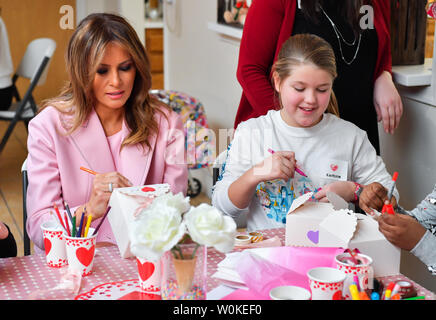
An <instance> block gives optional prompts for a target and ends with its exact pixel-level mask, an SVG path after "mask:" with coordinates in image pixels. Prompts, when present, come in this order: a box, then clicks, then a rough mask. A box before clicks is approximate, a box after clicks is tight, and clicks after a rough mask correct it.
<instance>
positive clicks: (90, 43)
mask: <svg viewBox="0 0 436 320" xmlns="http://www.w3.org/2000/svg"><path fill="white" fill-rule="evenodd" d="M110 43H116V44H118V45H120V46H121V47H122V48H123V49H125V50H127V51H128V52H129V54H130V56H131V58H132V61H133V65H134V67H135V68H136V75H135V81H134V85H133V89H132V92H131V94H130V97H129V99H128V100H127V102H126V104H125V107H124V108H125V113H124V117H125V120H126V122H127V125H128V127H129V129H130V130H131V132H130V134H129V135H128V136H127V137H126V138H125V139H124V141H123V142H122V146H121V147H124V146H126V145H133V144H137V143H140V144H142V145H144V144H145V145H146V146H147V147H148V148H150V144H149V137H150V136H151V135H153V134H157V132H158V130H159V128H158V124H157V122H156V120H155V118H154V114H155V112H161V113H162V114H163V115H165V114H164V112H163V111H162V106H164V107H166V105H164V104H163V103H161V102H159V101H158V100H157V99H156V98H154V97H153V96H151V95H150V94H149V90H150V88H151V74H150V62H149V59H148V56H147V53H146V51H145V48H144V46H143V45H142V43H141V41H140V40H139V38H138V35H137V34H136V32H135V30H134V29H133V28H132V26H131V25H130V24H129V23H128V22H127V21H126V20H125V19H124V18H122V17H120V16H118V15H115V14H109V13H95V14H90V15H88V16H87V17H86V18H85V19H83V20H82V21H81V22H80V24H79V25H78V27H77V29H76V30H75V32H74V33H73V35H72V37H71V39H70V41H69V44H68V48H67V52H66V55H65V61H66V68H67V73H68V76H69V81H68V82H67V84H66V85H65V86H64V88H63V89H62V91H61V93H60V95H59V96H57V97H55V98H52V99H48V100H46V101H44V102H43V106H42V109H43V108H45V107H47V106H49V105H50V106H54V107H55V108H56V109H58V110H59V111H60V112H62V113H64V114H68V115H70V116H72V121H70V123H69V126H68V128H65V129H66V134H71V133H72V132H74V131H75V130H76V129H77V128H78V127H79V126H80V125H82V124H83V123H84V122H85V121H86V119H87V118H88V116H89V114H90V113H91V111H92V109H93V106H94V105H95V103H96V101H95V96H94V93H93V90H92V83H93V80H94V76H95V74H96V72H97V69H98V66H99V64H100V62H101V60H102V58H103V55H104V53H105V49H106V48H107V46H108V44H110ZM42 109H41V110H42Z"/></svg>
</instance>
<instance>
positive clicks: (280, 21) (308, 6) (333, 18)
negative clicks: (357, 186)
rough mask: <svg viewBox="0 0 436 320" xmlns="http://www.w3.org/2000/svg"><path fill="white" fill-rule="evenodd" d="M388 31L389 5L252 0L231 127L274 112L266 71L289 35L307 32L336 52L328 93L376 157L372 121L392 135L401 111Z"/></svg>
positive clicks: (376, 0)
mask: <svg viewBox="0 0 436 320" xmlns="http://www.w3.org/2000/svg"><path fill="white" fill-rule="evenodd" d="M361 10H362V13H361ZM362 19H363V21H362ZM362 22H364V23H363V24H362ZM389 28H390V1H389V0H347V1H342V2H341V5H340V6H339V5H338V1H335V0H310V1H309V0H253V2H252V4H251V6H250V9H249V11H248V14H247V18H246V21H245V25H244V31H243V35H242V39H241V46H240V51H239V61H238V69H237V79H238V81H239V83H240V84H241V87H242V90H243V92H242V97H241V101H240V105H239V108H238V111H237V114H236V118H235V123H234V127H235V128H236V127H237V126H238V124H239V123H240V122H242V121H245V120H248V119H250V118H255V117H258V116H261V115H265V114H266V113H267V112H268V110H271V109H278V107H279V105H278V100H277V98H276V97H275V95H274V89H273V86H272V83H271V67H272V65H273V63H274V61H275V60H276V58H277V54H278V52H279V51H280V48H281V46H282V44H283V42H284V41H286V40H287V39H288V38H289V37H290V36H291V35H294V34H299V33H311V34H316V35H318V36H320V37H321V38H323V39H325V40H326V41H327V42H329V43H330V45H331V46H332V48H333V50H334V52H335V56H336V62H337V69H338V77H337V79H336V80H335V83H334V88H333V89H334V91H335V93H336V96H337V99H338V104H339V113H340V116H341V118H342V119H344V120H348V121H350V122H352V123H354V124H356V125H357V126H358V127H360V128H361V129H363V130H365V131H366V132H367V134H368V138H369V140H370V141H371V143H372V145H373V146H374V148H375V149H376V151H377V153H378V154H380V150H379V138H378V127H377V122H379V121H383V127H384V130H385V131H386V132H387V133H391V134H392V133H393V132H394V130H395V129H396V128H397V127H398V124H399V122H400V118H401V115H402V112H403V105H402V102H401V98H400V96H399V94H398V92H397V90H396V88H395V85H394V83H393V81H392V75H391V73H392V70H391V68H392V57H391V48H390V33H389Z"/></svg>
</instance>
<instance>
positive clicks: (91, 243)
mask: <svg viewBox="0 0 436 320" xmlns="http://www.w3.org/2000/svg"><path fill="white" fill-rule="evenodd" d="M66 207H67V206H66ZM68 210H69V209H68ZM85 212H86V210H84V211H83V212H82V215H81V218H80V222H79V225H78V227H77V226H76V219H75V218H76V216H74V217H72V218H71V220H72V224H71V230H70V231H69V232H68V233H69V235H68V236H66V237H65V247H66V251H67V258H68V264H69V265H70V267H71V268H74V269H77V270H79V271H80V272H81V273H82V276H87V275H89V274H91V272H92V266H93V263H94V254H95V245H96V243H97V234H96V233H95V232H94V228H91V221H92V215H91V214H89V215H88V217H87V218H86V217H85ZM85 220H86V222H85Z"/></svg>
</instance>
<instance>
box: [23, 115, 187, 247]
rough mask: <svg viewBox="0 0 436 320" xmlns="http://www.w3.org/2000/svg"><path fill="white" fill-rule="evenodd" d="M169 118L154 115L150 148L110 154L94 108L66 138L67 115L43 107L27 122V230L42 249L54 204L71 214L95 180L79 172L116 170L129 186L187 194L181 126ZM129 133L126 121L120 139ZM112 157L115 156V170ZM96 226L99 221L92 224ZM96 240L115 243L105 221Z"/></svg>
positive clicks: (176, 118) (174, 117)
mask: <svg viewBox="0 0 436 320" xmlns="http://www.w3.org/2000/svg"><path fill="white" fill-rule="evenodd" d="M165 113H166V115H167V117H168V120H167V119H166V118H165V117H163V116H162V115H160V114H156V120H157V122H158V124H159V132H158V134H157V136H156V135H154V136H153V137H151V138H150V140H149V141H150V144H151V150H148V149H145V151H144V149H143V148H141V147H140V146H139V145H133V146H126V147H124V148H123V149H122V150H121V152H120V153H117V154H112V153H111V151H110V147H109V144H108V141H107V137H106V136H105V133H104V130H103V127H102V125H101V123H100V120H99V118H98V116H97V114H96V113H95V111H94V110H93V111H92V113H91V115H90V116H89V118H88V120H87V121H85V123H84V124H83V125H82V126H81V127H79V128H78V129H77V130H76V131H74V132H73V133H72V134H71V135H68V136H67V135H64V132H65V129H64V128H63V127H62V123H63V122H64V120H65V115H63V114H61V113H60V112H58V111H57V110H56V109H55V108H54V107H47V108H45V109H44V110H43V111H42V112H40V113H39V114H38V115H37V116H36V117H35V118H34V119H33V120H32V121H31V122H30V123H29V136H28V141H27V148H28V151H29V154H28V157H27V170H28V177H29V186H28V189H27V212H28V220H27V232H28V233H29V237H30V239H31V240H32V241H33V242H34V243H35V245H36V246H37V247H39V248H40V249H44V244H43V238H42V231H41V227H40V226H41V224H42V223H43V222H44V221H47V220H49V219H51V217H50V211H54V210H53V204H54V203H56V205H57V206H58V207H59V209H60V211H61V214H63V211H64V204H63V201H66V202H67V203H68V205H69V207H70V209H71V212H72V213H74V211H75V210H76V209H77V207H79V206H80V205H82V204H84V203H86V202H87V201H88V200H89V197H90V194H91V189H92V182H93V179H94V176H93V175H92V174H89V173H87V172H84V171H82V170H80V169H79V168H80V167H81V166H83V167H87V168H89V169H91V170H94V171H96V172H98V173H106V172H112V171H118V172H119V173H121V174H122V175H124V176H125V177H126V178H128V179H129V180H130V181H131V182H132V183H133V185H138V186H139V185H144V184H156V183H168V184H169V185H170V186H171V191H172V192H173V193H178V192H183V194H184V195H186V191H187V180H188V169H187V165H186V161H185V140H184V131H183V123H182V120H181V118H180V117H179V115H178V114H177V113H175V112H173V111H167V110H165ZM129 132H130V129H129V128H128V127H127V125H126V123H123V127H122V135H123V137H122V139H124V137H126V136H127V135H128V134H129ZM113 157H114V158H116V157H117V160H118V161H117V163H118V168H117V170H116V168H115V164H114V160H113ZM99 222H100V219H97V220H95V221H93V222H92V224H91V226H92V227H95V226H96V225H97V224H98V223H99ZM97 241H107V242H112V243H116V242H115V238H114V236H113V234H112V230H111V227H110V224H109V222H108V219H105V221H104V222H103V224H102V226H101V228H100V231H99V235H98V238H97Z"/></svg>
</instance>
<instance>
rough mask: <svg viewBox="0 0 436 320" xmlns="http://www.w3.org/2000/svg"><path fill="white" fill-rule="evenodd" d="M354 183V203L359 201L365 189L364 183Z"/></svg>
mask: <svg viewBox="0 0 436 320" xmlns="http://www.w3.org/2000/svg"><path fill="white" fill-rule="evenodd" d="M353 183H354V185H355V187H356V188H355V189H354V200H353V202H354V203H357V202H358V201H359V197H360V194H361V193H362V191H363V187H362V185H361V184H359V183H357V182H353Z"/></svg>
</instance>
